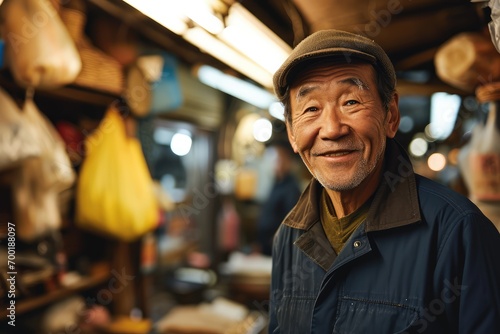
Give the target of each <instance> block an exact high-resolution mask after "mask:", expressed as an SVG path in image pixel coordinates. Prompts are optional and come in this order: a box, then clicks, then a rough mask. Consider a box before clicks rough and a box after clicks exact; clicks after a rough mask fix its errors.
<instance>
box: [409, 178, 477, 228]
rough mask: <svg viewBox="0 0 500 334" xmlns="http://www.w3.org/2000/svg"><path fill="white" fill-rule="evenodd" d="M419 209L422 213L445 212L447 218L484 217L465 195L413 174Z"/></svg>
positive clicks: (440, 213) (436, 213) (441, 213)
mask: <svg viewBox="0 0 500 334" xmlns="http://www.w3.org/2000/svg"><path fill="white" fill-rule="evenodd" d="M415 178H416V181H417V191H418V197H419V202H420V208H421V211H422V212H423V213H424V215H427V216H429V215H433V214H434V215H440V216H442V215H443V214H444V213H446V214H447V215H446V217H449V219H456V220H458V219H460V218H464V219H465V218H468V217H469V218H472V219H481V220H483V219H485V220H487V218H486V217H485V216H484V215H483V213H482V212H481V210H479V208H478V207H477V206H476V205H475V204H474V203H472V201H471V200H469V199H468V198H467V197H466V196H465V195H463V194H460V193H458V192H456V191H454V190H453V189H451V188H449V187H447V186H445V185H443V184H441V183H438V182H436V181H434V180H431V179H428V178H426V177H424V176H422V175H418V174H415Z"/></svg>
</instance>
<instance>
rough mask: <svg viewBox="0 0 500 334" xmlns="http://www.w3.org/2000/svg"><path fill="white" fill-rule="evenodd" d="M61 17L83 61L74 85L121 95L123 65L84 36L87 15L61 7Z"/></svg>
mask: <svg viewBox="0 0 500 334" xmlns="http://www.w3.org/2000/svg"><path fill="white" fill-rule="evenodd" d="M60 15H61V18H62V20H63V22H64V24H65V25H66V27H67V29H68V31H69V34H70V35H71V37H72V38H73V40H74V41H75V44H76V47H77V49H78V51H79V53H80V57H81V59H82V70H81V72H80V74H79V75H78V77H77V78H76V80H75V81H74V84H76V85H78V86H81V87H86V88H91V89H95V90H99V91H104V92H107V93H111V94H115V95H121V94H122V92H123V87H124V73H123V68H122V65H121V64H120V63H119V62H118V61H117V60H115V59H114V58H112V57H110V56H108V55H107V54H105V53H104V52H102V51H101V50H99V49H97V48H96V47H95V46H94V45H93V44H92V43H91V41H90V40H89V39H88V38H87V37H86V36H85V35H84V33H83V32H84V26H85V13H84V12H82V11H80V10H77V9H73V8H64V7H61V8H60Z"/></svg>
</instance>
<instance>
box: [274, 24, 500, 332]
mask: <svg viewBox="0 0 500 334" xmlns="http://www.w3.org/2000/svg"><path fill="white" fill-rule="evenodd" d="M395 86H396V75H395V71H394V67H393V65H392V64H391V62H390V60H389V58H388V56H387V55H386V53H385V52H384V51H383V50H382V49H381V47H380V46H379V45H377V44H376V43H374V42H373V41H371V40H369V39H367V38H364V37H362V36H359V35H355V34H351V33H347V32H343V31H336V30H325V31H320V32H317V33H315V34H313V35H311V36H309V37H308V38H306V39H305V40H303V41H302V42H301V43H300V44H299V45H297V47H296V48H295V49H294V51H293V52H292V54H291V55H290V57H289V58H288V59H287V60H286V61H285V63H284V64H283V65H282V66H281V68H280V69H279V70H278V71H277V72H276V74H275V75H274V87H275V92H276V94H277V96H278V97H279V99H280V100H281V101H282V103H283V104H284V106H285V118H286V125H287V130H288V137H289V140H290V143H291V145H292V147H293V149H294V151H295V152H296V153H298V154H299V155H300V157H301V158H302V160H303V162H304V164H305V165H306V166H307V167H308V169H309V171H310V172H311V174H312V175H313V180H312V181H311V183H310V184H309V186H308V187H307V189H306V190H305V191H304V192H303V194H302V196H301V198H300V199H299V201H298V203H297V205H296V206H295V207H294V209H292V211H291V212H290V214H289V215H288V216H287V217H286V218H285V220H284V221H283V223H282V224H281V226H280V228H279V230H278V232H277V234H276V236H275V240H274V244H273V271H272V286H271V289H272V291H271V302H270V324H269V333H286V334H292V333H297V334H306V333H318V334H325V333H363V334H364V333H500V256H499V254H500V235H499V233H498V232H497V231H496V229H495V227H494V226H493V224H492V223H491V222H490V221H489V220H488V219H487V218H486V217H485V216H484V215H483V214H482V213H481V212H480V210H478V209H477V207H476V206H474V205H473V204H472V203H471V202H470V201H469V200H468V199H467V198H465V197H464V196H462V195H459V194H458V193H455V192H453V191H452V190H450V189H448V188H446V187H444V186H442V185H440V184H438V183H436V182H433V181H431V180H429V179H426V178H424V177H422V176H420V175H417V174H415V173H414V172H413V169H412V166H411V163H410V160H409V158H408V156H407V154H406V153H405V151H404V150H403V148H401V147H400V146H399V144H398V143H397V142H396V141H395V140H394V136H395V135H396V132H397V129H398V125H399V119H400V114H399V108H398V94H397V92H396V90H395Z"/></svg>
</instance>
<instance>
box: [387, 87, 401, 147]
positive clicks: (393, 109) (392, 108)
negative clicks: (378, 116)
mask: <svg viewBox="0 0 500 334" xmlns="http://www.w3.org/2000/svg"><path fill="white" fill-rule="evenodd" d="M398 103H399V95H398V93H394V98H393V99H392V101H391V103H390V104H389V110H388V111H387V115H386V128H385V134H386V136H387V137H389V138H394V136H396V132H398V128H399V121H400V119H401V114H400V112H399V104H398Z"/></svg>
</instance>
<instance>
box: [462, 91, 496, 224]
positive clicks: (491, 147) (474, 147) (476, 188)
mask: <svg viewBox="0 0 500 334" xmlns="http://www.w3.org/2000/svg"><path fill="white" fill-rule="evenodd" d="M476 96H477V99H478V101H479V102H481V103H489V111H488V118H487V120H486V124H484V125H483V124H478V125H476V127H475V128H474V129H473V131H472V136H471V141H470V143H469V144H468V145H467V146H466V147H464V148H463V149H461V151H460V155H459V167H460V169H461V172H462V175H463V177H464V181H465V184H466V186H467V188H468V190H469V198H470V199H471V200H472V201H473V202H474V203H475V204H476V205H477V206H478V207H479V208H480V209H481V211H483V213H484V214H485V215H486V216H487V217H488V218H489V219H490V220H491V221H492V222H493V223H494V224H495V225H496V227H497V229H498V230H499V231H500V146H499V145H498V143H500V117H499V115H498V113H499V110H498V108H499V107H500V104H499V103H500V83H491V84H487V85H483V86H480V87H479V88H478V89H477V90H476Z"/></svg>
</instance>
